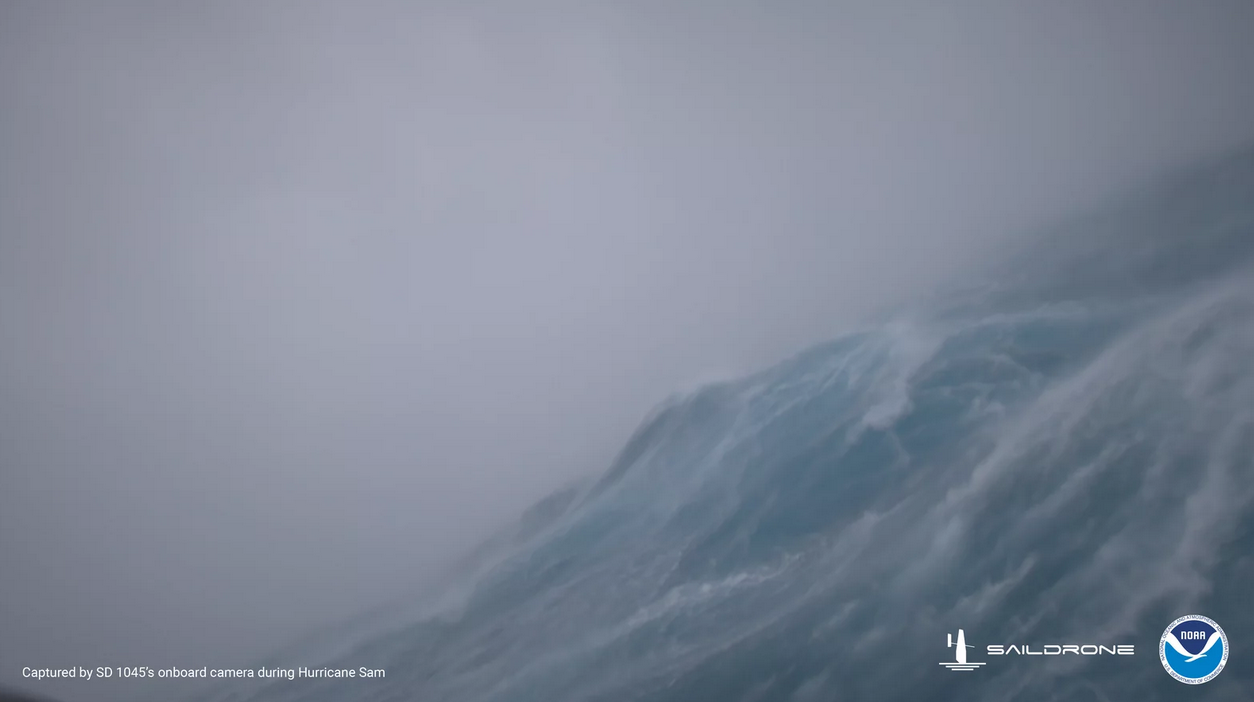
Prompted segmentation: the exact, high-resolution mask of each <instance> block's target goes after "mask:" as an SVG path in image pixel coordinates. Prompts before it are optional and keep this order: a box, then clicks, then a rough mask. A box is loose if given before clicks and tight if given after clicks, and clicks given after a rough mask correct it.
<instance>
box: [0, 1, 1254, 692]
mask: <svg viewBox="0 0 1254 702" xmlns="http://www.w3.org/2000/svg"><path fill="white" fill-rule="evenodd" d="M1252 30H1254V6H1251V5H1250V4H1249V3H1247V2H1242V1H1233V2H1144V1H1142V0H1136V1H1132V0H1129V1H1125V2H1114V1H1111V2H1102V3H1093V2H1050V3H1039V2H1033V3H1029V2H978V3H977V2H945V3H933V2H918V3H910V4H905V3H892V4H885V3H877V2H867V3H805V2H797V3H786V4H771V5H767V4H749V3H733V4H729V5H727V6H725V7H722V8H715V7H713V6H707V5H706V4H703V3H683V4H676V3H618V4H588V3H580V4H569V5H564V6H557V5H550V4H543V5H537V6H533V7H530V8H521V7H517V6H514V5H509V6H506V5H504V4H500V5H496V4H473V5H470V4H465V3H456V4H447V5H435V4H423V5H411V4H408V3H396V4H385V3H368V4H357V3H353V4H349V3H342V4H325V3H294V2H293V3H266V4H264V5H254V4H252V3H214V4H213V5H212V6H193V5H190V4H167V3H151V4H126V3H118V2H110V3H80V4H76V5H72V4H45V3H34V2H30V3H18V2H10V3H6V4H5V5H4V6H3V7H0V99H2V100H3V110H2V111H0V564H3V565H0V684H8V685H15V686H25V687H30V683H29V681H25V680H23V679H22V678H21V675H20V671H21V668H22V667H23V666H28V665H29V666H62V665H65V666H69V665H83V666H98V665H152V666H160V665H182V666H197V667H198V666H201V665H210V666H213V665H226V664H232V663H237V662H244V661H248V660H251V659H252V658H253V657H256V656H259V655H263V654H265V653H267V652H268V651H270V650H272V649H274V648H275V647H276V646H279V645H282V644H283V643H284V642H286V641H289V640H291V639H292V638H293V637H296V636H299V635H300V634H301V633H302V632H305V631H308V630H310V629H313V628H316V627H317V626H319V625H322V624H325V623H327V622H332V621H336V620H337V619H340V618H343V617H345V616H348V615H350V614H352V613H353V612H355V611H359V610H361V609H363V608H366V607H370V606H372V605H375V604H377V603H380V602H383V601H386V600H388V599H390V598H395V597H399V596H402V595H404V594H405V593H409V592H412V591H413V590H414V589H415V588H418V587H420V586H421V585H422V584H423V583H425V582H428V581H430V580H431V579H432V578H434V577H437V576H438V575H439V573H441V572H442V570H443V569H444V568H446V567H447V565H448V563H449V562H450V561H451V560H452V559H454V558H456V557H457V556H458V555H459V554H460V553H462V552H464V551H465V550H466V549H468V548H470V547H471V546H473V545H474V544H475V543H476V542H477V541H479V540H480V539H482V538H484V537H485V536H486V535H488V534H490V533H491V532H492V531H493V530H494V529H496V528H498V527H499V526H500V525H502V524H504V523H506V522H508V521H509V520H510V519H512V518H513V517H514V516H516V515H517V514H518V512H519V511H521V510H522V509H524V508H525V507H526V506H527V505H528V504H529V503H531V502H533V501H534V500H536V499H537V498H539V497H541V496H543V495H544V494H546V493H548V492H549V491H551V490H553V489H554V488H557V487H559V486H561V485H563V484H565V483H567V482H569V481H571V480H574V479H577V478H579V477H581V476H588V475H594V474H597V473H599V472H600V471H602V470H604V469H605V468H606V467H607V465H608V464H609V461H610V460H611V459H612V458H613V456H614V454H615V453H616V452H617V451H618V449H619V448H620V447H621V445H622V444H623V442H624V441H625V440H626V438H627V437H628V436H629V435H630V433H631V431H632V430H633V429H634V428H635V426H636V424H637V423H638V422H639V421H640V419H641V418H642V417H643V416H644V415H645V414H646V413H647V412H648V411H649V409H650V408H651V407H652V406H654V405H655V404H656V403H658V402H659V401H661V400H663V399H664V398H665V397H666V396H668V395H669V394H671V393H673V392H675V391H677V390H679V389H682V388H685V387H691V386H692V385H694V384H697V383H700V382H702V381H703V380H707V379H710V378H716V377H725V376H728V375H734V374H737V373H742V372H744V371H746V370H750V369H753V368H757V367H760V366H761V365H763V364H766V363H769V362H771V361H772V360H775V359H778V358H781V357H784V356H786V355H788V354H790V353H794V352H796V351H799V350H801V349H802V348H804V347H805V346H806V345H807V344H809V343H813V342H817V341H820V340H823V339H827V338H830V337H832V336H834V335H835V334H838V333H839V332H840V331H841V330H842V329H847V328H849V327H850V326H851V325H854V324H857V323H858V322H859V321H860V320H862V319H864V318H866V316H867V315H870V314H874V313H876V312H878V311H881V310H883V309H886V308H888V307H891V306H892V305H895V304H898V303H901V302H903V301H906V300H910V299H915V298H918V297H919V296H922V295H926V294H927V291H928V290H930V289H932V287H933V286H935V285H937V284H939V283H941V282H942V281H945V280H946V279H949V278H951V277H952V276H955V275H959V274H960V273H961V272H962V271H963V270H966V269H967V268H968V267H970V266H972V265H973V264H974V263H976V262H978V261H982V260H984V259H986V258H987V257H989V256H991V255H992V252H995V251H997V250H1000V249H1002V248H1004V247H1006V246H1008V245H1012V244H1013V243H1014V242H1015V241H1017V240H1018V238H1021V237H1023V236H1027V234H1026V233H1027V232H1031V231H1034V230H1035V229H1037V228H1039V227H1040V226H1042V225H1044V224H1047V223H1049V222H1051V221H1053V220H1055V219H1056V218H1059V217H1062V216H1065V215H1067V214H1069V213H1072V212H1077V211H1082V210H1083V209H1084V208H1085V207H1089V206H1092V205H1093V204H1094V203H1096V202H1099V201H1101V200H1102V199H1103V198H1105V197H1108V196H1110V195H1112V194H1115V193H1118V192H1122V191H1124V190H1126V189H1128V188H1130V187H1134V186H1135V185H1137V184H1139V183H1142V182H1145V181H1147V180H1149V179H1152V178H1154V177H1156V176H1158V175H1159V174H1161V173H1164V172H1167V171H1169V170H1171V169H1173V168H1176V167H1179V166H1181V165H1184V164H1188V163H1191V162H1194V161H1196V160H1198V159H1202V158H1208V157H1211V156H1214V155H1219V154H1223V153H1226V152H1228V151H1231V150H1232V149H1235V148H1237V147H1240V146H1242V145H1245V144H1247V143H1249V142H1250V141H1251V140H1254V81H1251V80H1250V76H1251V75H1254V41H1251V36H1252ZM39 689H40V690H42V691H46V692H56V691H57V690H58V688H56V687H53V686H46V687H41V688H39ZM111 690H112V691H111ZM119 690H121V688H116V689H106V688H95V689H94V691H93V692H92V693H91V695H92V696H91V697H90V698H91V699H109V698H110V695H117V696H121V697H126V696H127V695H123V694H122V693H121V692H118V691H119ZM88 698H89V697H83V699H88Z"/></svg>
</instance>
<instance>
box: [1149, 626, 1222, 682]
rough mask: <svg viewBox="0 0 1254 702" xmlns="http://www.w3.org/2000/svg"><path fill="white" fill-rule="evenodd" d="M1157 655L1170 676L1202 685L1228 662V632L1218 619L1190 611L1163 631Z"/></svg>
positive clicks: (1217, 673)
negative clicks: (1190, 612) (1226, 632)
mask: <svg viewBox="0 0 1254 702" xmlns="http://www.w3.org/2000/svg"><path fill="white" fill-rule="evenodd" d="M1158 657H1159V658H1161V659H1162V662H1163V668H1164V669H1165V670H1166V671H1167V674H1168V675H1170V676H1171V677H1173V678H1175V679H1176V680H1179V681H1180V682H1182V683H1184V684H1186V685H1201V684H1202V683H1204V682H1209V681H1210V680H1211V678H1213V677H1215V676H1216V675H1219V671H1221V670H1223V669H1224V665H1226V664H1227V663H1228V636H1227V635H1226V634H1224V630H1223V629H1222V628H1220V626H1219V625H1218V624H1216V623H1215V620H1213V619H1207V618H1206V617H1203V616H1200V615H1197V614H1190V615H1188V616H1184V617H1180V618H1179V619H1177V620H1175V621H1174V622H1172V623H1171V624H1170V625H1169V626H1168V627H1167V630H1166V631H1164V632H1163V638H1162V639H1161V640H1160V641H1159V642H1158Z"/></svg>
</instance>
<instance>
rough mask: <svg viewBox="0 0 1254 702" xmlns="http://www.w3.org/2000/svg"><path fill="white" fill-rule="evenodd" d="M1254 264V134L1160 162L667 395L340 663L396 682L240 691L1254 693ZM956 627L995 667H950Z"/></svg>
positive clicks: (733, 698) (993, 696) (328, 694)
mask: <svg viewBox="0 0 1254 702" xmlns="http://www.w3.org/2000/svg"><path fill="white" fill-rule="evenodd" d="M1252 266H1254V155H1243V156H1240V157H1236V158H1231V159H1228V160H1225V161H1222V162H1218V163H1214V164H1211V165H1209V166H1207V167H1205V168H1200V169H1196V170H1194V171H1192V172H1190V173H1187V174H1184V175H1181V176H1179V177H1176V178H1173V179H1171V180H1168V181H1163V182H1161V183H1158V184H1157V185H1155V186H1153V187H1151V188H1148V189H1147V190H1145V191H1143V192H1140V193H1139V194H1137V195H1135V196H1132V197H1129V198H1125V199H1123V200H1120V201H1118V202H1115V203H1111V204H1110V205H1109V206H1108V207H1106V208H1105V209H1103V210H1102V211H1100V212H1099V213H1098V214H1095V215H1092V216H1088V217H1083V218H1078V219H1075V220H1072V221H1071V222H1069V223H1068V224H1066V225H1064V226H1059V227H1057V228H1056V230H1055V231H1051V232H1048V233H1046V235H1044V236H1042V237H1040V238H1039V239H1037V240H1036V243H1035V244H1033V245H1032V246H1031V247H1030V248H1029V249H1027V250H1024V251H1022V252H1020V253H1019V254H1017V255H1013V256H1010V257H1009V258H1007V259H1006V260H1004V261H1001V262H1000V263H999V264H997V265H995V266H992V267H990V268H988V269H987V270H985V271H984V272H983V273H981V274H980V275H979V276H976V277H971V278H968V279H965V280H963V281H959V282H958V284H956V285H955V286H954V287H953V288H952V289H950V290H948V291H945V292H944V293H943V294H939V295H937V296H935V297H934V298H931V299H929V300H926V301H923V302H921V303H920V304H919V305H917V306H915V307H912V308H910V309H905V310H901V311H898V312H897V313H895V314H893V315H891V316H890V317H888V318H886V320H885V321H884V322H883V323H882V324H878V325H870V326H867V327H866V328H864V329H862V330H860V331H858V332H856V333H851V334H849V335H847V336H844V337H842V338H838V339H834V340H832V341H830V342H829V343H825V344H822V345H819V346H816V347H814V348H811V349H808V350H805V351H803V352H802V353H799V354H798V355H796V356H794V357H792V358H790V359H788V360H786V361H784V362H782V363H780V364H778V365H776V366H774V367H772V368H769V369H766V370H763V371H761V372H758V373H755V374H753V375H750V376H748V377H745V378H742V379H739V380H736V381H732V382H725V383H720V384H715V385H710V386H707V387H703V388H701V389H699V390H697V391H694V392H691V393H689V394H687V395H685V396H682V397H676V398H672V399H671V400H670V401H668V402H667V403H665V404H664V405H663V406H661V407H660V408H658V409H657V410H656V411H655V412H654V414H653V415H652V416H651V417H650V418H649V419H648V420H647V421H646V422H645V423H644V424H643V425H642V426H641V427H640V428H639V430H638V431H637V432H636V433H635V435H634V436H633V437H632V438H631V440H630V441H629V442H628V443H627V445H626V446H625V447H624V448H623V450H622V452H621V455H620V456H619V458H618V460H617V461H616V462H615V463H614V464H613V465H612V466H610V467H609V468H608V470H607V471H606V472H605V473H604V474H603V475H602V476H601V477H600V478H599V479H598V480H595V481H592V482H590V483H589V484H586V485H581V486H577V487H574V488H571V489H568V490H565V491H562V492H560V493H557V494H555V495H554V496H553V497H551V498H549V499H547V500H545V501H544V502H542V503H540V504H539V505H537V506H536V507H535V508H533V509H532V510H531V511H530V512H529V513H528V514H527V515H526V516H525V517H524V519H523V520H522V522H520V524H519V526H518V528H517V529H516V530H515V531H513V532H511V533H510V534H507V535H505V536H503V537H502V538H501V539H498V541H497V542H495V544H494V550H493V551H492V553H493V555H492V556H491V558H486V559H483V560H481V561H480V565H479V566H478V567H477V569H475V570H474V571H473V572H469V571H468V572H467V573H466V574H465V577H464V578H463V581H462V583H461V585H460V586H459V588H458V589H456V592H455V595H456V596H454V597H451V598H450V599H448V600H446V601H444V602H442V603H441V604H439V606H433V607H432V608H430V609H429V610H427V611H426V613H425V614H423V615H421V616H411V617H408V618H406V619H405V620H404V621H402V620H400V619H399V618H398V620H397V621H395V622H392V623H391V626H384V627H380V628H377V629H376V630H375V631H373V632H372V633H371V634H370V635H369V636H365V637H361V638H360V639H359V640H356V641H354V642H353V643H352V645H346V646H345V647H344V648H345V649H346V650H345V651H343V652H342V653H340V654H339V655H337V656H335V657H333V658H331V659H330V660H328V661H326V662H325V664H326V665H329V666H331V667H345V668H349V667H352V668H355V667H357V666H362V665H364V666H367V667H371V668H384V669H386V670H387V677H386V678H384V679H381V680H371V681H364V680H354V681H348V682H337V681H326V682H312V681H306V682H296V683H289V682H286V681H282V682H278V683H274V684H272V685H269V686H265V687H262V688H260V689H254V690H251V691H248V692H246V693H245V692H237V693H233V694H230V695H228V696H225V697H221V698H220V699H234V700H256V701H257V702H279V701H289V702H298V701H299V702H314V701H326V702H331V701H336V702H340V701H346V700H361V701H363V702H365V701H372V702H383V701H400V700H418V701H431V702H435V701H445V700H447V701H456V702H576V701H579V702H585V701H588V702H591V701H597V702H600V701H605V702H610V701H640V702H645V701H647V702H671V701H674V702H700V701H710V702H737V701H743V702H751V701H757V702H768V701H780V702H783V701H785V700H787V701H796V702H803V701H811V700H813V701H819V700H823V701H832V700H877V701H878V700H909V701H911V702H919V701H925V700H958V699H961V700H971V701H976V700H990V701H991V700H999V701H1000V700H1055V699H1056V700H1079V701H1085V700H1093V701H1097V702H1104V701H1106V700H1177V699H1184V698H1185V696H1187V698H1188V699H1196V700H1201V699H1206V700H1249V699H1254V666H1252V665H1251V662H1250V661H1252V660H1254V595H1251V593H1252V592H1254V267H1252ZM1190 613H1199V614H1204V615H1206V616H1209V617H1211V618H1212V619H1215V620H1217V621H1218V622H1219V623H1220V624H1221V625H1222V626H1223V627H1224V628H1225V630H1226V631H1227V633H1228V636H1229V637H1230V649H1229V650H1230V656H1231V657H1230V661H1229V663H1228V666H1227V668H1226V669H1225V670H1224V672H1223V673H1221V674H1220V676H1219V677H1217V678H1216V679H1215V680H1213V681H1211V682H1210V683H1207V684H1206V685H1204V686H1201V687H1197V688H1193V687H1186V686H1184V685H1182V684H1180V683H1178V682H1176V681H1175V680H1172V679H1171V678H1170V677H1168V676H1167V674H1166V673H1165V672H1164V671H1163V669H1162V666H1161V664H1160V662H1159V659H1158V650H1157V646H1158V640H1159V636H1160V635H1161V634H1162V631H1163V629H1164V627H1166V626H1167V624H1169V623H1170V622H1171V621H1172V620H1173V619H1175V618H1176V617H1178V616H1181V615H1183V614H1190ZM959 628H962V629H964V631H965V633H966V637H967V642H968V643H970V644H972V645H973V646H974V648H972V649H970V653H969V657H970V659H971V660H973V661H983V662H986V664H987V665H986V666H984V667H982V668H981V669H979V670H976V671H972V672H953V671H949V670H947V669H946V668H944V667H942V666H940V665H938V664H939V663H940V662H942V661H952V660H953V659H954V657H953V656H954V654H953V650H952V649H948V648H946V646H945V642H946V635H947V634H956V632H957V630H958V629H959ZM994 643H996V644H1020V645H1022V644H1027V645H1029V646H1032V647H1033V648H1034V649H1036V650H1039V649H1040V646H1041V645H1044V644H1088V643H1092V644H1101V645H1108V646H1111V645H1115V644H1120V645H1127V644H1132V645H1134V646H1135V647H1136V648H1135V651H1136V653H1135V655H1134V656H1130V657H1127V656H1109V655H1104V656H1075V655H1070V656H1055V657H1044V656H1004V657H991V656H988V655H986V652H985V646H986V645H987V644H994ZM301 664H307V663H301ZM1186 693H1187V695H1186Z"/></svg>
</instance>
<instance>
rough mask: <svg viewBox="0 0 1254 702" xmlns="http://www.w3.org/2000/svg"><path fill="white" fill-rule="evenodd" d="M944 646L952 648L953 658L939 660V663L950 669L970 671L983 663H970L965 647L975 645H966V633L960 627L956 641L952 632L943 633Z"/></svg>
mask: <svg viewBox="0 0 1254 702" xmlns="http://www.w3.org/2000/svg"><path fill="white" fill-rule="evenodd" d="M945 647H946V648H952V649H954V660H953V661H943V662H941V665H943V666H945V667H946V668H949V669H950V670H963V671H967V672H970V671H972V670H975V669H976V668H979V667H980V666H982V665H984V664H983V663H972V662H970V661H968V660H967V649H968V648H975V647H974V646H968V645H967V635H966V634H965V633H964V632H963V631H962V629H959V630H958V640H957V641H955V640H954V636H953V634H945Z"/></svg>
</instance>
